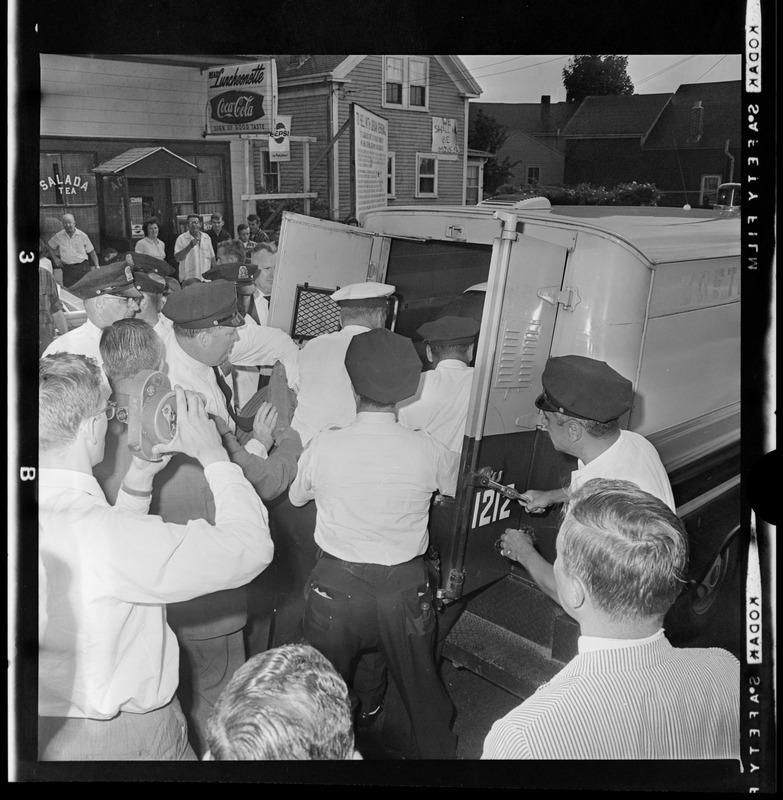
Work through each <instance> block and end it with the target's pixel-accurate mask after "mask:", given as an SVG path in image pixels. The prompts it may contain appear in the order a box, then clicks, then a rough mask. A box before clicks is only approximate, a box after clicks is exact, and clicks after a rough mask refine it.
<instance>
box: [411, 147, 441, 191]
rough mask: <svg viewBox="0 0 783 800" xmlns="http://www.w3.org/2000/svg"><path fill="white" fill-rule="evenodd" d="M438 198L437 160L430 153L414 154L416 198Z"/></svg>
mask: <svg viewBox="0 0 783 800" xmlns="http://www.w3.org/2000/svg"><path fill="white" fill-rule="evenodd" d="M437 196H438V159H437V157H436V156H435V155H433V154H432V153H416V197H437Z"/></svg>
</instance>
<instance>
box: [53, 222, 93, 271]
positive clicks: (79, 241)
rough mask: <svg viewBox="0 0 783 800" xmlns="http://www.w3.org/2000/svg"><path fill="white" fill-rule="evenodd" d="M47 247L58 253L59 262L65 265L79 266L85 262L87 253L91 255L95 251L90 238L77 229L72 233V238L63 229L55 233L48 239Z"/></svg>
mask: <svg viewBox="0 0 783 800" xmlns="http://www.w3.org/2000/svg"><path fill="white" fill-rule="evenodd" d="M49 247H51V248H52V249H53V250H54V249H56V250H57V251H58V252H59V254H60V260H61V261H62V262H63V264H66V265H68V264H81V263H82V261H86V260H87V255H88V253H92V251H93V250H94V249H95V248H94V247H93V246H92V242H91V241H90V237H89V236H88V235H87V234H86V233H85V232H84V231H80V230H79V229H78V228H77V229H76V230H75V231H74V233H73V236H69V235H68V234H67V233H66V232H65V230H64V229H63V230H61V231H57V233H55V234H54V236H52V238H51V239H49Z"/></svg>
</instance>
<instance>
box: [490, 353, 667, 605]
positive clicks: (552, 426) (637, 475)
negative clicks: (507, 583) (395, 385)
mask: <svg viewBox="0 0 783 800" xmlns="http://www.w3.org/2000/svg"><path fill="white" fill-rule="evenodd" d="M541 383H542V384H543V389H544V391H543V392H542V393H541V394H540V395H539V396H538V397H537V398H536V406H537V407H538V408H539V409H540V410H541V411H542V413H543V415H544V419H545V424H546V430H547V433H548V434H549V438H550V439H551V441H552V446H553V447H554V448H555V450H557V451H559V452H561V453H566V454H567V455H570V456H574V457H576V459H577V467H578V468H577V469H576V470H574V471H573V472H572V473H571V483H570V487H569V492H573V491H575V490H576V489H578V488H579V487H580V486H582V484H584V483H585V482H586V481H589V480H590V479H592V478H606V479H611V480H628V481H632V482H633V483H635V484H636V485H637V486H639V488H640V489H642V491H645V492H648V493H649V494H651V495H653V496H654V497H657V498H658V499H659V500H662V501H663V502H664V503H666V505H667V506H668V507H669V508H670V509H672V511H674V509H675V504H674V496H673V494H672V487H671V484H670V483H669V476H668V475H667V474H666V469H665V468H664V466H663V464H662V463H661V459H660V456H659V455H658V451H657V450H656V449H655V447H654V446H653V445H652V444H650V442H648V441H647V439H645V438H644V436H641V435H640V434H638V433H634V432H633V431H627V430H621V429H620V417H622V416H623V414H625V413H626V412H627V411H629V410H630V408H631V405H632V402H633V385H632V384H631V382H630V381H629V380H628V379H627V378H624V377H623V376H622V375H620V373H618V372H617V371H615V370H614V369H612V367H610V366H609V365H608V364H607V363H606V362H604V361H598V360H597V359H595V358H588V357H587V356H578V355H568V356H557V357H553V358H550V359H549V360H548V361H547V362H546V366H545V367H544V372H543V374H542V376H541ZM569 492H567V491H566V490H565V489H562V488H557V489H544V490H541V489H526V490H525V492H524V497H523V498H522V499H521V500H520V502H521V503H523V505H524V506H525V510H526V511H527V512H528V513H529V514H541V513H543V512H544V511H545V510H546V509H547V508H549V506H553V505H557V504H560V503H567V502H568V496H569ZM500 540H501V544H502V550H501V554H502V555H504V556H506V557H508V558H511V559H514V560H515V561H518V562H519V563H520V564H521V565H522V566H523V567H525V569H526V570H527V571H528V572H529V573H530V575H531V577H532V578H533V579H534V580H535V581H536V583H537V584H538V585H539V587H540V588H541V589H542V590H543V591H544V592H545V593H546V594H547V595H549V597H551V598H552V599H553V600H554V601H555V602H559V601H558V596H557V586H556V585H555V574H554V569H553V567H552V565H551V564H550V563H549V562H548V561H547V560H546V559H545V558H544V557H543V556H542V555H541V554H540V553H539V552H538V550H536V548H535V546H534V544H533V541H532V539H531V538H530V536H529V535H528V534H527V533H525V532H524V531H521V530H515V529H512V528H508V529H507V530H506V532H505V533H504V534H503V535H502V536H501V537H500Z"/></svg>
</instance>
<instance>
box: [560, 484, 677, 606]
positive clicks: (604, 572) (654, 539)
mask: <svg viewBox="0 0 783 800" xmlns="http://www.w3.org/2000/svg"><path fill="white" fill-rule="evenodd" d="M564 513H565V516H564V519H563V524H562V525H561V526H560V532H559V533H558V535H557V557H558V562H559V563H560V566H561V567H562V570H563V572H564V573H565V574H566V575H568V576H571V577H578V578H579V579H580V580H581V581H582V582H583V583H584V584H585V586H586V587H587V589H588V591H589V592H590V596H591V598H592V600H593V602H594V603H595V604H596V606H597V607H598V608H600V609H601V610H602V611H604V612H605V613H607V614H611V615H612V616H615V617H618V618H623V617H626V618H627V617H632V618H634V619H648V618H651V617H657V616H663V615H664V614H665V613H666V612H667V611H668V610H669V608H670V607H671V606H672V605H673V604H674V601H675V600H676V599H677V597H678V595H679V593H680V591H681V590H682V589H683V587H684V580H685V571H686V568H687V565H688V535H687V533H686V531H685V527H684V525H683V524H682V521H681V520H680V519H679V517H678V516H677V515H676V514H675V513H674V512H673V511H672V510H671V509H670V508H669V507H668V506H667V505H666V503H664V502H663V501H662V500H659V499H658V498H657V497H655V496H654V495H651V494H649V493H648V492H645V491H642V489H640V488H639V487H638V486H637V485H636V484H635V483H631V482H630V481H621V480H607V479H603V478H594V479H593V480H590V481H586V482H585V483H584V484H583V485H582V486H581V487H580V488H578V489H577V490H575V491H574V492H572V493H570V498H569V504H568V506H567V507H566V509H565V512H564Z"/></svg>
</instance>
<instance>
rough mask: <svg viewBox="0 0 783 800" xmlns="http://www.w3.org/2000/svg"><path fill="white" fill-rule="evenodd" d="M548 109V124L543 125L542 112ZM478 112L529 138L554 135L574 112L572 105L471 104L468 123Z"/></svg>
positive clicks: (574, 107)
mask: <svg viewBox="0 0 783 800" xmlns="http://www.w3.org/2000/svg"><path fill="white" fill-rule="evenodd" d="M547 105H548V108H549V112H548V114H549V124H548V125H546V126H545V125H544V121H543V119H542V112H543V111H544V109H545V108H546V107H547ZM479 111H483V112H484V113H485V114H486V115H487V116H490V117H494V118H495V119H496V120H497V122H498V123H499V124H500V125H505V126H506V127H507V128H508V129H509V131H523V132H524V133H527V134H528V135H530V136H544V135H546V134H550V135H553V136H554V135H556V134H557V131H558V129H560V128H563V127H565V124H566V123H567V122H568V120H569V119H570V118H571V116H572V115H573V113H574V111H576V106H575V105H573V104H572V103H549V104H546V103H471V104H470V122H471V125H472V123H473V120H474V119H475V117H476V115H477V114H478V112H479Z"/></svg>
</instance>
